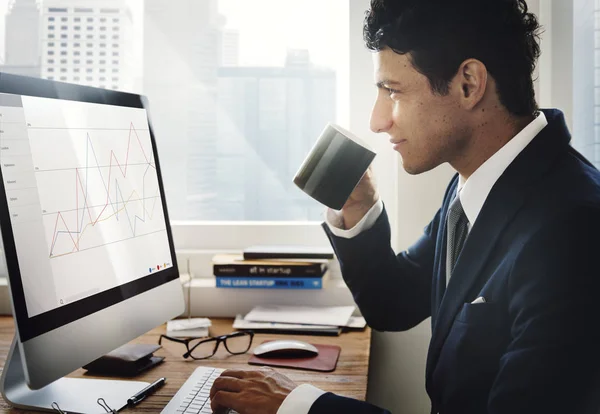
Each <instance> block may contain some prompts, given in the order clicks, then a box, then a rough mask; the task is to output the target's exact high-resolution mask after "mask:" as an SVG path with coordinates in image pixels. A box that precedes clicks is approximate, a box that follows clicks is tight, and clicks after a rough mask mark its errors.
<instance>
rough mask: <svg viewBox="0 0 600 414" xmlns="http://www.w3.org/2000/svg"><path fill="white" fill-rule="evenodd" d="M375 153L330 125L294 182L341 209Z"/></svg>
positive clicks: (345, 132)
mask: <svg viewBox="0 0 600 414" xmlns="http://www.w3.org/2000/svg"><path fill="white" fill-rule="evenodd" d="M375 155H376V154H375V152H374V151H373V150H372V149H371V148H370V147H369V146H368V144H367V143H365V142H364V141H362V140H360V139H359V138H358V137H356V136H355V135H354V134H352V133H351V132H349V131H346V130H345V129H343V128H341V127H340V126H338V125H335V124H331V123H330V124H327V126H326V127H325V129H324V130H323V132H322V133H321V135H320V136H319V139H318V140H317V142H316V143H315V145H314V146H313V148H312V149H311V150H310V152H309V153H308V155H307V156H306V158H305V159H304V162H303V163H302V165H301V166H300V169H299V170H298V172H297V173H296V175H295V177H294V184H296V185H297V186H298V187H299V188H300V189H301V190H302V191H304V192H305V193H306V194H308V195H309V196H311V197H312V198H314V199H315V200H317V201H318V202H320V203H321V204H324V205H326V206H327V207H330V208H332V209H334V210H341V208H342V207H343V206H344V204H345V203H346V201H347V200H348V198H349V197H350V194H352V191H353V190H354V188H355V187H356V185H357V184H358V183H359V182H360V179H361V178H362V176H363V175H364V174H365V172H366V171H367V169H368V168H369V165H371V162H372V161H373V158H375Z"/></svg>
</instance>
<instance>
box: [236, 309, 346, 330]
mask: <svg viewBox="0 0 600 414" xmlns="http://www.w3.org/2000/svg"><path fill="white" fill-rule="evenodd" d="M354 309H355V307H354V306H327V307H311V306H277V305H275V306H256V307H255V308H254V309H252V310H251V311H250V313H248V314H247V315H246V317H245V318H244V319H245V320H247V321H254V322H280V323H303V324H310V325H335V326H346V324H347V323H348V321H349V320H350V317H351V316H352V313H353V312H354Z"/></svg>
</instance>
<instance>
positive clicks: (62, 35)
mask: <svg viewBox="0 0 600 414" xmlns="http://www.w3.org/2000/svg"><path fill="white" fill-rule="evenodd" d="M52 37H54V36H52ZM68 37H69V36H68V35H67V34H61V35H60V38H61V39H67V38H68Z"/></svg>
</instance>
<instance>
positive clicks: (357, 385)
mask: <svg viewBox="0 0 600 414" xmlns="http://www.w3.org/2000/svg"><path fill="white" fill-rule="evenodd" d="M211 320H212V323H213V325H212V327H211V329H210V334H211V335H213V336H216V335H223V334H226V333H230V332H232V331H233V329H232V328H231V324H232V320H231V319H213V318H211ZM14 332H15V328H14V323H13V319H12V317H8V316H4V317H0V366H4V362H5V361H6V356H7V355H8V351H9V348H10V344H11V341H12V339H13V335H14ZM163 333H165V326H164V325H163V326H159V327H157V328H155V329H153V330H152V331H150V332H148V333H147V334H145V335H143V336H141V337H139V338H137V339H136V340H134V341H133V342H135V343H147V344H156V343H158V338H159V336H160V334H163ZM290 337H291V336H290V335H272V334H256V335H255V336H254V342H253V343H252V346H256V345H258V344H260V343H261V342H262V341H264V340H266V339H276V338H288V339H289V338H290ZM294 338H297V339H300V340H304V341H308V342H313V343H319V344H333V345H340V346H341V347H342V352H341V353H340V358H339V360H338V363H337V368H336V369H335V371H333V372H329V373H323V372H315V371H301V370H294V369H285V368H276V369H277V370H278V371H280V372H282V373H284V374H285V375H287V376H288V377H290V378H291V379H292V380H293V381H295V382H297V383H298V384H301V383H309V384H312V385H314V386H316V387H319V388H321V389H323V390H325V391H331V392H334V393H336V394H340V395H344V396H346V397H351V398H357V399H360V400H364V399H365V398H366V393H367V373H368V367H369V347H370V343H371V330H370V329H369V328H368V327H367V328H366V329H365V330H364V331H360V332H348V333H343V334H342V335H340V336H298V337H295V336H294ZM184 352H185V346H184V345H182V344H177V343H173V342H171V341H163V348H161V349H160V350H158V351H157V352H156V353H155V355H157V356H164V357H165V361H164V362H163V363H162V364H160V365H158V366H157V367H155V368H153V369H151V370H149V371H147V373H145V374H144V375H140V376H139V377H136V378H132V379H135V380H139V381H147V382H152V381H154V380H156V379H157V378H160V377H166V378H167V383H166V384H165V386H164V387H162V388H161V389H159V390H158V391H157V392H156V393H154V394H153V395H151V396H150V397H148V398H147V399H146V400H144V401H143V402H142V403H140V404H139V405H138V406H137V407H135V409H126V410H124V411H123V412H126V413H127V412H136V413H158V412H160V411H161V410H162V409H163V408H164V407H165V406H166V405H167V403H168V402H169V400H170V399H171V398H172V397H173V395H175V393H176V392H177V390H179V388H180V387H181V386H182V385H183V383H184V382H185V380H186V379H187V378H188V377H189V376H190V374H191V373H192V372H193V371H194V369H195V368H196V367H197V366H200V365H205V366H214V367H218V368H225V369H228V368H236V369H256V368H258V367H257V366H253V365H248V364H247V361H248V359H249V358H250V353H248V354H244V355H230V354H229V353H227V351H226V350H225V349H224V347H223V346H222V345H221V346H220V347H219V351H218V352H217V354H216V355H215V356H213V357H212V358H209V359H205V360H202V361H194V360H186V359H184V358H183V357H182V355H183V354H184ZM84 372H85V371H84V370H82V369H79V370H77V371H75V372H73V373H72V374H71V375H69V376H71V377H84V378H96V377H91V376H87V375H83V373H84ZM97 378H100V377H97ZM113 408H115V407H113ZM9 412H10V413H22V412H25V411H22V410H16V409H11V408H10V406H9V405H8V404H7V403H6V402H5V401H4V400H3V399H2V398H1V397H0V413H9Z"/></svg>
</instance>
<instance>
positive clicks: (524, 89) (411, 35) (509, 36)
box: [364, 0, 540, 116]
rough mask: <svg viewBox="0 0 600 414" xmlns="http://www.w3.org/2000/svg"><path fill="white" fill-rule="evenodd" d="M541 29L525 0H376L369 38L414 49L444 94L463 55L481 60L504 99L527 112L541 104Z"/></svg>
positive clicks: (417, 64) (373, 44)
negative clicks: (536, 79)
mask: <svg viewBox="0 0 600 414" xmlns="http://www.w3.org/2000/svg"><path fill="white" fill-rule="evenodd" d="M539 30H540V26H539V24H538V21H537V19H536V17H535V15H533V14H532V13H529V12H528V8H527V4H526V3H525V0H371V8H370V10H368V11H367V12H366V18H365V24H364V38H365V42H366V44H367V47H368V48H369V49H371V50H373V51H381V50H383V49H385V48H390V49H391V50H393V51H394V52H396V53H399V54H410V59H411V62H412V65H413V66H414V68H415V69H416V70H417V71H419V72H420V73H422V74H423V75H425V76H426V77H427V78H428V79H429V83H430V84H431V88H432V91H433V92H434V93H437V94H440V95H445V94H447V93H448V85H449V82H450V81H451V79H452V78H453V77H454V76H455V75H456V73H457V71H458V68H459V66H460V64H461V63H462V62H463V61H465V60H466V59H469V58H473V59H477V60H480V61H481V62H483V64H484V65H485V66H486V68H487V70H488V73H489V74H490V76H492V77H493V78H494V80H495V81H496V87H497V93H498V96H499V99H500V102H501V103H502V105H504V106H505V107H506V109H507V110H508V111H509V112H510V113H511V114H514V115H517V116H527V115H532V114H533V113H534V112H535V111H536V110H537V105H536V102H535V96H534V90H533V80H532V74H533V70H534V67H535V63H536V60H537V58H538V57H539V55H540V47H539V44H538V40H539Z"/></svg>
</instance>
